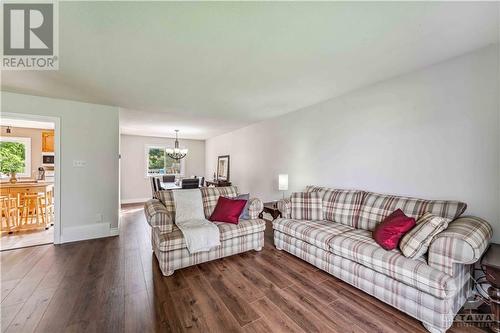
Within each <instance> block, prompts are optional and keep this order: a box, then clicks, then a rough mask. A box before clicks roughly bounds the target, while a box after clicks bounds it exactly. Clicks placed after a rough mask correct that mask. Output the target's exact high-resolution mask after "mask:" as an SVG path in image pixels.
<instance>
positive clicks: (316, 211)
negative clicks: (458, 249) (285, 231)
mask: <svg viewBox="0 0 500 333" xmlns="http://www.w3.org/2000/svg"><path fill="white" fill-rule="evenodd" d="M322 201H323V200H322V197H321V194H320V193H318V192H310V193H303V192H295V193H293V194H292V196H291V197H290V202H291V206H292V208H291V211H292V214H291V217H292V219H296V220H307V221H318V220H323V204H322Z"/></svg>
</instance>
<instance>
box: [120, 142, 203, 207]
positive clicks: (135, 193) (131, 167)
mask: <svg viewBox="0 0 500 333" xmlns="http://www.w3.org/2000/svg"><path fill="white" fill-rule="evenodd" d="M174 141H175V138H174V139H171V138H158V137H147V136H136V135H124V134H122V135H121V147H120V153H121V161H120V163H121V183H120V184H121V201H122V202H123V203H130V202H142V201H145V200H147V199H149V198H150V197H151V183H150V181H149V178H147V177H146V176H145V173H146V161H145V157H144V149H145V147H146V145H170V146H172V147H173V146H174ZM179 146H180V147H181V148H187V149H188V155H187V156H186V157H185V168H186V169H185V176H186V177H190V176H192V175H196V176H201V177H202V176H204V174H205V141H203V140H184V139H179Z"/></svg>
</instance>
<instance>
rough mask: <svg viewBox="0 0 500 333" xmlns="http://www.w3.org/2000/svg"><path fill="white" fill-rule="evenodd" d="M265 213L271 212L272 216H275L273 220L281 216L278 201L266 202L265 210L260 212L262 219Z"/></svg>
mask: <svg viewBox="0 0 500 333" xmlns="http://www.w3.org/2000/svg"><path fill="white" fill-rule="evenodd" d="M263 213H268V214H271V216H272V217H273V221H274V220H276V219H277V218H278V217H281V212H280V211H279V210H278V202H277V201H271V202H265V203H264V210H263V211H262V212H261V213H260V214H259V218H260V219H261V218H263V216H264V214H263Z"/></svg>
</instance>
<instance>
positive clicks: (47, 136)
mask: <svg viewBox="0 0 500 333" xmlns="http://www.w3.org/2000/svg"><path fill="white" fill-rule="evenodd" d="M42 152H44V153H53V152H54V131H43V132H42Z"/></svg>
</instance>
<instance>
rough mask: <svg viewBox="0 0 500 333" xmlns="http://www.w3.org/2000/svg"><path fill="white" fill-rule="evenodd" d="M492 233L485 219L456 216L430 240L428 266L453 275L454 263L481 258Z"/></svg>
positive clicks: (468, 261)
mask: <svg viewBox="0 0 500 333" xmlns="http://www.w3.org/2000/svg"><path fill="white" fill-rule="evenodd" d="M492 235H493V230H492V228H491V226H490V225H489V223H488V222H486V221H485V220H483V219H480V218H478V217H473V216H466V217H461V218H458V219H456V220H455V221H453V222H451V223H450V224H449V226H448V228H447V229H446V230H444V231H442V232H441V233H439V234H437V235H436V237H434V239H433V240H432V243H431V245H430V247H429V255H428V263H429V266H431V267H434V268H436V269H438V270H440V271H442V272H445V273H446V274H449V275H452V276H453V275H454V273H455V271H454V269H453V268H454V266H455V264H473V263H475V262H476V261H478V260H479V259H480V258H481V255H482V254H483V252H484V251H485V250H486V249H487V248H488V244H489V243H490V239H491V236H492Z"/></svg>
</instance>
